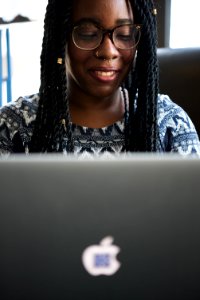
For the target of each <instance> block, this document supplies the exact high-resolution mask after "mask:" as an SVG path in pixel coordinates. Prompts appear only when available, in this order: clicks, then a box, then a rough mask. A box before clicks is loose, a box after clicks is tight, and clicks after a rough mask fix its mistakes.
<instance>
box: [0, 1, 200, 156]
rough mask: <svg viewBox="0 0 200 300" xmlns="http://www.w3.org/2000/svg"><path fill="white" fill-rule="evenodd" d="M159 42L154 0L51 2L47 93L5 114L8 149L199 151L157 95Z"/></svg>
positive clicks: (3, 137) (45, 50) (1, 132)
mask: <svg viewBox="0 0 200 300" xmlns="http://www.w3.org/2000/svg"><path fill="white" fill-rule="evenodd" d="M156 45H157V34H156V9H155V7H154V5H153V1H151V0H149V1H143V0H109V1H108V0H96V1H91V0H71V1H69V0H68V1H59V0H49V3H48V5H47V10H46V16H45V25H44V38H43V46H42V53H41V86H40V91H39V94H36V95H33V96H29V97H25V98H19V99H18V100H17V101H16V102H15V103H12V104H11V105H9V106H6V107H3V108H2V109H1V112H0V149H1V152H2V153H13V152H14V153H18V152H26V153H28V152H37V153H38V152H64V153H69V152H70V153H79V154H80V153H92V154H97V155H99V154H102V153H111V152H114V153H120V152H136V151H140V152H178V153H181V154H191V153H198V154H200V150H199V149H200V146H199V140H198V136H197V133H196V131H195V128H194V126H193V124H192V122H191V121H190V119H189V118H188V116H187V115H186V113H185V112H184V111H183V110H182V109H181V108H180V107H178V106H177V105H176V104H174V103H173V102H172V101H171V100H170V99H169V97H168V96H164V95H160V94H159V93H158V92H159V87H158V62H157V55H156V51H157V49H156Z"/></svg>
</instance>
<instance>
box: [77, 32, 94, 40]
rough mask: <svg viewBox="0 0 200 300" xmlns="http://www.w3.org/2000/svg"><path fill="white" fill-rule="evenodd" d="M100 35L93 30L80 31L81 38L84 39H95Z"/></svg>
mask: <svg viewBox="0 0 200 300" xmlns="http://www.w3.org/2000/svg"><path fill="white" fill-rule="evenodd" d="M97 37H98V34H97V33H96V32H92V31H85V32H80V33H79V38H82V39H87V38H89V39H95V38H97Z"/></svg>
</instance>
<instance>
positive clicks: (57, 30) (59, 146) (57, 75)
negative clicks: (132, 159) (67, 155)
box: [30, 0, 158, 152]
mask: <svg viewBox="0 0 200 300" xmlns="http://www.w3.org/2000/svg"><path fill="white" fill-rule="evenodd" d="M129 2H130V4H131V7H132V10H133V12H134V21H135V23H137V24H141V25H142V34H141V39H140V42H139V44H138V47H137V55H136V60H135V62H134V63H133V66H132V68H131V70H130V72H129V74H128V76H127V78H126V80H125V82H124V83H123V87H122V89H123V92H124V96H125V97H126V93H125V89H126V90H127V91H128V96H129V108H128V111H129V114H128V117H127V118H126V122H125V145H126V151H127V152H128V151H130V152H136V151H140V152H154V151H156V150H157V136H158V129H157V96H158V62H157V53H156V51H157V31H156V17H155V15H154V14H153V10H154V4H153V0H148V1H144V0H129ZM72 6H73V0H68V1H61V0H49V1H48V5H47V9H46V14H45V21H44V37H43V43H42V52H41V85H40V90H39V99H40V100H39V106H38V112H37V116H36V120H35V124H34V130H33V136H32V140H31V145H30V152H62V151H63V143H64V142H66V141H64V136H67V149H66V150H67V152H73V137H72V130H71V125H70V124H71V123H70V116H69V104H68V95H67V94H68V93H67V77H66V69H65V64H64V63H62V64H59V61H58V58H62V60H63V61H64V60H65V55H66V45H67V41H68V40H69V38H70V34H71V28H72V20H71V15H72ZM61 120H62V121H61Z"/></svg>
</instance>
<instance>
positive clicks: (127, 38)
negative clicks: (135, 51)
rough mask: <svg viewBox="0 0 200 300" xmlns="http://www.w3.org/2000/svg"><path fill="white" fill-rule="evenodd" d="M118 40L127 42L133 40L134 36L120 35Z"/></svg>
mask: <svg viewBox="0 0 200 300" xmlns="http://www.w3.org/2000/svg"><path fill="white" fill-rule="evenodd" d="M116 38H117V39H118V40H123V41H127V40H131V38H132V36H131V35H130V34H118V35H117V36H116Z"/></svg>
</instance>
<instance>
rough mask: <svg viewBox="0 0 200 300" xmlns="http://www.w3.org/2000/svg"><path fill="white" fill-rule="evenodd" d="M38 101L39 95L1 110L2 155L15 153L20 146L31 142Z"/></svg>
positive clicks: (0, 151) (21, 100) (0, 137)
mask: <svg viewBox="0 0 200 300" xmlns="http://www.w3.org/2000/svg"><path fill="white" fill-rule="evenodd" d="M38 101H39V95H38V94H35V95H31V96H26V97H20V98H18V99H17V100H16V101H14V102H11V103H9V104H7V105H5V106H3V107H1V108H0V153H10V152H14V149H15V148H16V147H17V148H19V144H23V145H25V143H26V142H28V141H29V140H30V138H31V135H32V127H33V126H32V124H33V121H34V120H35V118H36V112H37V108H38ZM14 147H15V148H14ZM21 149H22V148H21Z"/></svg>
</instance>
